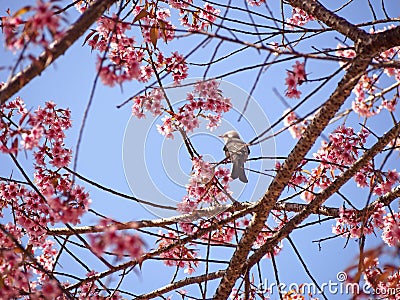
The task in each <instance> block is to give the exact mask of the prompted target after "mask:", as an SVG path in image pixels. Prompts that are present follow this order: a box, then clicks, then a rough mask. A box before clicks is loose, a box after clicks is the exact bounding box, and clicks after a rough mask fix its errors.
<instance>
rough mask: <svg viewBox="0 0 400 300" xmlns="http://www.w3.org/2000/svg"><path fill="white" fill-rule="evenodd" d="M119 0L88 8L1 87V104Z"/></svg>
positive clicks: (103, 0) (105, 1)
mask: <svg viewBox="0 0 400 300" xmlns="http://www.w3.org/2000/svg"><path fill="white" fill-rule="evenodd" d="M116 1H117V0H98V1H96V2H95V3H94V4H92V5H91V6H90V7H89V9H87V10H86V11H85V12H84V13H83V14H82V15H81V16H80V18H79V19H78V20H77V21H76V22H74V23H73V25H72V26H71V27H70V28H69V29H68V30H67V31H66V32H65V34H64V36H63V37H62V38H61V39H60V40H59V41H54V42H53V43H51V44H50V46H49V47H48V48H47V49H46V50H45V51H44V52H43V53H42V54H41V55H40V56H39V57H38V58H37V59H36V60H35V61H33V62H32V63H31V64H30V65H29V66H28V67H26V68H25V69H24V70H23V71H21V72H19V73H18V74H16V75H15V76H14V77H13V78H11V80H10V81H9V82H7V83H6V84H5V85H4V86H3V88H1V89H0V104H3V103H5V102H6V101H7V100H8V99H9V98H11V96H13V95H14V94H15V93H17V92H18V91H19V90H20V89H21V88H22V87H24V86H25V85H27V84H28V83H29V82H30V81H31V80H32V79H33V78H35V77H36V76H38V75H40V74H41V73H42V72H43V70H45V69H46V68H47V67H48V66H49V65H50V64H52V63H53V62H54V61H55V60H56V59H57V58H58V57H60V56H61V55H63V54H64V53H65V52H66V51H67V50H68V48H69V47H71V45H72V44H73V43H75V42H76V40H77V39H78V38H79V37H81V36H82V35H83V34H84V33H85V31H86V30H87V29H88V28H89V26H90V25H92V24H93V23H94V22H95V21H96V20H97V19H98V18H99V17H100V16H101V15H102V14H103V13H104V11H105V10H106V9H107V8H108V7H110V6H111V5H112V4H113V3H115V2H116Z"/></svg>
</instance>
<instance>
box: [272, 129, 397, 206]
mask: <svg viewBox="0 0 400 300" xmlns="http://www.w3.org/2000/svg"><path fill="white" fill-rule="evenodd" d="M368 135H369V131H367V130H366V129H365V128H363V129H362V130H361V131H360V132H359V133H355V132H354V129H353V128H351V127H344V126H339V127H338V128H337V129H335V130H334V131H333V132H332V133H331V134H330V135H329V142H327V141H323V142H322V146H321V148H320V149H319V150H318V151H317V152H316V153H314V154H313V156H314V159H315V160H317V161H318V162H319V164H318V165H317V167H315V168H313V169H311V171H308V170H306V168H305V165H306V164H307V163H308V160H306V159H305V160H303V161H302V162H301V163H300V165H299V166H298V167H297V169H296V170H295V171H294V172H293V174H292V178H291V180H290V182H289V187H292V188H297V187H299V186H300V185H301V184H303V183H307V187H306V188H304V192H303V194H302V198H303V199H305V200H306V201H307V202H310V201H311V200H312V199H313V198H314V192H313V191H314V190H315V189H316V188H320V189H325V188H326V187H328V186H329V185H330V184H331V183H332V182H333V180H334V179H335V178H336V176H337V175H336V171H339V172H343V171H344V170H345V169H347V168H348V167H350V166H351V165H352V164H353V163H354V162H355V161H356V160H357V159H358V158H359V156H360V153H361V151H360V149H363V148H364V144H365V143H366V139H367V137H368ZM280 167H281V166H280V163H277V164H276V170H279V168H280ZM353 179H354V181H355V183H356V184H357V186H358V187H361V188H362V187H369V188H370V189H371V191H372V192H373V194H375V195H377V196H380V195H383V194H385V193H387V192H389V191H390V190H391V189H392V188H393V186H394V185H395V184H396V183H398V182H399V180H400V175H399V173H398V172H397V171H396V170H387V171H383V170H380V169H375V168H374V167H373V165H372V163H368V164H367V165H365V166H364V167H363V168H362V169H361V170H360V171H358V172H357V173H356V175H354V177H353Z"/></svg>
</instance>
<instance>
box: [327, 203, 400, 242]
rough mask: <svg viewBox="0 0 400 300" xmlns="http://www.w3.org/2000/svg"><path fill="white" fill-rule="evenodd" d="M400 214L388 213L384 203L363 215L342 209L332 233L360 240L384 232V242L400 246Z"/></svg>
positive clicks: (377, 204)
mask: <svg viewBox="0 0 400 300" xmlns="http://www.w3.org/2000/svg"><path fill="white" fill-rule="evenodd" d="M399 222H400V217H399V213H394V214H393V215H392V214H391V213H386V210H385V209H384V208H383V204H382V203H376V204H375V205H374V206H373V209H372V210H371V211H368V212H367V213H361V212H360V211H356V210H352V209H343V208H340V213H339V218H337V219H336V225H335V226H334V227H332V232H333V233H335V234H338V235H341V236H343V237H350V238H359V237H360V236H362V235H366V234H371V233H374V230H375V229H381V230H382V240H383V241H384V242H385V243H386V244H387V245H388V246H398V245H400V226H399V224H400V223H399Z"/></svg>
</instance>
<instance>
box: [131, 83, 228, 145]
mask: <svg viewBox="0 0 400 300" xmlns="http://www.w3.org/2000/svg"><path fill="white" fill-rule="evenodd" d="M186 100H187V102H188V103H186V104H184V105H183V106H181V107H179V108H178V110H177V111H176V112H174V111H171V110H169V109H167V108H166V106H167V105H165V104H163V101H165V96H164V93H163V90H162V89H153V90H151V91H150V92H149V93H147V94H146V95H141V96H137V97H134V98H133V106H132V114H133V115H134V116H135V117H137V118H139V119H140V118H143V117H145V112H146V111H149V112H151V113H152V114H153V116H158V115H161V114H162V113H163V111H165V112H167V113H169V115H165V116H164V117H163V118H162V121H163V123H162V124H161V125H159V124H158V125H157V130H158V131H159V132H160V133H161V134H162V135H164V136H166V137H167V138H173V137H174V136H173V132H175V131H179V130H184V131H186V132H192V131H193V130H194V129H195V128H198V127H199V126H200V121H199V118H200V117H202V118H204V119H206V120H208V124H207V128H209V129H210V130H213V129H214V128H216V127H217V126H219V124H220V122H221V116H222V113H225V112H227V111H229V109H230V108H231V107H232V104H231V102H230V99H229V98H226V97H223V96H222V92H221V91H220V90H219V89H218V82H217V81H216V80H209V81H205V82H203V81H199V82H197V83H196V84H195V86H194V90H193V92H190V93H188V94H187V97H186ZM207 112H209V113H207Z"/></svg>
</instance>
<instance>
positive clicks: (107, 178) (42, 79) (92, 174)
mask: <svg viewBox="0 0 400 300" xmlns="http://www.w3.org/2000/svg"><path fill="white" fill-rule="evenodd" d="M270 2H271V3H269V5H270V6H271V9H272V10H273V11H274V12H275V14H276V16H278V15H279V12H278V9H279V3H277V2H273V1H270ZM25 3H31V1H1V3H0V15H4V12H5V10H6V9H7V8H10V9H11V11H13V10H15V9H16V8H19V7H21V6H23V5H24V4H25ZM63 3H66V2H63ZM324 4H326V5H327V7H328V8H329V6H330V5H335V7H336V5H337V4H330V3H329V1H326V3H324ZM240 5H242V4H240ZM387 10H388V11H389V12H390V14H391V16H392V17H398V16H399V13H400V7H399V6H398V5H396V4H395V3H394V1H388V2H387ZM289 12H290V9H289V8H287V9H286V13H288V14H289ZM377 12H378V13H379V10H377ZM341 14H343V15H345V16H346V17H348V19H349V20H350V22H361V21H365V20H366V19H371V17H370V15H371V12H370V11H369V10H368V6H367V4H366V1H361V0H360V1H353V3H352V4H350V5H349V6H348V7H346V8H345V9H344V11H343V12H341ZM229 16H230V17H231V18H235V17H236V18H245V17H246V16H245V17H244V16H243V15H239V14H238V12H231V13H230V15H229ZM77 17H78V13H76V12H75V11H74V10H73V9H72V10H70V11H69V13H68V19H69V20H70V21H72V20H75V19H76V18H77ZM378 17H379V16H378ZM93 27H94V26H92V28H93ZM221 34H224V35H226V32H223V33H221ZM334 36H336V34H326V35H324V36H322V37H320V38H318V37H317V38H314V39H312V40H310V43H309V44H307V43H303V44H302V45H301V46H300V49H301V50H304V51H309V50H310V48H311V46H316V47H319V48H327V47H332V48H335V47H336V45H337V43H338V41H337V40H335V39H334ZM202 38H203V37H200V38H197V37H190V38H183V39H179V40H177V41H173V42H171V43H170V44H168V45H166V46H163V47H164V48H165V49H166V50H167V51H174V50H180V51H181V52H183V53H187V52H189V51H190V50H191V49H192V47H193V45H194V43H198V41H199V40H200V39H202ZM138 40H140V39H139V38H138ZM254 40H256V37H254ZM1 42H2V40H1ZM82 43H83V38H81V39H80V40H79V41H78V42H76V43H75V44H74V45H73V46H72V47H71V48H70V49H69V50H68V51H67V53H66V54H65V55H64V56H62V57H60V58H59V59H58V60H57V61H56V62H55V63H54V64H53V65H52V66H50V67H49V68H47V69H46V70H45V71H44V72H43V73H42V74H41V76H39V77H37V78H35V79H34V80H33V81H32V82H31V83H30V84H28V85H27V86H26V87H24V88H23V89H21V91H20V92H19V93H18V95H19V96H21V97H22V99H24V100H25V102H26V104H27V107H28V108H36V107H37V106H38V105H43V103H44V101H49V100H52V101H54V102H56V103H57V104H58V105H59V106H60V107H69V108H70V109H71V111H72V118H73V125H74V126H73V128H72V129H70V130H69V131H68V133H67V143H68V145H70V146H71V147H72V149H75V144H76V140H77V133H78V131H79V127H80V125H81V122H82V114H83V111H84V109H85V107H86V105H87V102H88V99H89V95H90V90H91V88H92V85H93V81H94V78H95V59H96V54H95V53H91V52H90V49H89V47H87V46H83V47H82ZM216 44H217V41H211V42H210V43H209V44H208V45H207V46H206V47H205V48H204V49H200V50H198V51H197V52H196V53H195V54H194V55H193V56H192V57H191V58H190V59H189V61H190V62H207V61H209V59H210V57H211V55H212V52H213V49H214V47H215V45H216ZM238 47H239V46H238V45H232V44H229V43H224V44H223V45H222V47H221V48H220V52H219V53H218V54H219V55H220V54H221V55H222V54H224V53H229V52H231V51H233V50H235V49H237V48H238ZM219 55H218V56H219ZM266 55H267V53H265V52H260V53H259V52H258V51H257V50H254V49H253V50H248V51H247V52H246V54H245V55H240V54H239V55H237V56H234V57H233V58H229V59H228V60H226V61H225V62H222V63H220V64H217V65H216V66H213V67H211V68H210V71H209V76H210V77H212V76H218V75H220V74H224V73H225V72H229V71H232V70H235V69H237V68H241V67H243V66H249V65H252V64H257V63H261V62H262V61H263V60H264V59H265V57H266ZM15 60H16V57H15V56H13V54H12V53H11V52H8V51H5V50H4V49H3V48H1V50H0V65H1V66H4V65H7V66H10V65H12V64H13V62H15ZM292 64H294V61H289V62H287V63H282V64H277V65H273V66H271V67H270V68H269V69H268V70H266V71H265V72H264V73H263V74H262V75H261V78H260V82H259V85H258V87H257V88H256V89H255V92H254V94H253V99H252V101H251V107H250V108H249V110H248V111H247V113H246V114H245V119H244V120H242V121H241V122H240V123H238V122H237V117H238V111H240V109H241V107H242V106H241V105H242V104H243V101H244V100H243V99H245V98H246V95H247V93H249V91H250V90H251V87H252V85H253V82H254V79H255V78H256V75H257V72H258V69H256V70H251V71H247V72H239V73H238V74H234V75H232V76H229V77H227V78H224V80H225V81H226V83H224V89H223V90H224V92H225V93H226V95H227V96H229V97H231V98H232V99H233V100H232V102H233V103H235V108H237V110H236V112H235V111H233V112H231V113H229V114H228V115H227V116H226V117H225V119H224V122H223V126H222V128H219V129H217V130H215V132H213V133H211V134H210V133H209V131H207V129H205V128H204V126H202V127H201V128H199V130H197V131H196V132H194V133H193V141H194V144H195V146H196V149H197V150H198V151H199V152H201V153H202V154H203V155H204V156H205V157H207V158H209V159H210V160H211V159H215V160H220V159H222V158H223V152H222V146H223V144H222V141H221V140H220V139H218V138H217V137H216V135H218V134H222V133H223V132H224V131H226V130H225V129H228V128H231V127H233V128H236V129H238V131H239V132H240V134H241V136H242V137H243V139H244V140H246V141H249V140H251V139H252V138H253V137H254V136H255V135H256V133H259V132H260V131H262V130H263V128H266V127H268V126H267V125H266V124H267V122H269V123H273V122H275V121H276V120H277V119H279V118H280V117H281V115H282V112H283V110H285V105H284V104H283V103H282V102H280V101H279V99H278V98H277V97H276V95H275V94H274V92H273V89H274V88H276V89H277V90H278V91H279V92H280V94H281V95H283V94H284V90H285V86H284V78H285V76H286V71H285V70H286V69H289V68H291V65H292ZM306 67H307V69H306V71H307V73H308V74H309V75H308V76H309V78H317V77H319V76H324V75H327V74H329V73H331V72H333V71H334V70H336V69H337V68H338V67H339V66H338V64H336V63H333V62H322V61H317V62H312V61H307V64H306ZM203 72H204V69H202V68H199V67H197V68H196V67H194V66H192V67H190V69H189V74H190V78H198V77H201V76H202V74H203ZM7 74H8V73H7V70H4V69H3V70H0V81H6V80H7ZM341 74H343V73H341ZM338 79H340V76H337V77H336V78H334V80H332V81H331V82H330V83H329V84H328V85H327V86H326V87H324V88H323V89H322V90H321V91H320V92H319V93H318V94H317V96H315V97H312V98H311V99H310V101H307V103H306V104H305V105H303V106H302V107H301V108H300V110H299V112H298V113H299V114H306V113H308V112H309V111H311V110H312V109H314V108H315V107H316V106H317V105H319V104H320V103H322V102H323V101H325V100H326V98H327V97H328V96H329V94H330V93H331V91H332V90H333V88H334V87H335V86H336V84H337V80H338ZM166 82H168V81H166ZM382 85H383V86H384V81H383V82H382ZM142 87H143V86H141V85H139V84H138V83H129V84H126V85H124V86H123V90H122V91H121V89H120V88H119V87H114V88H109V87H105V86H103V85H102V84H98V85H97V87H96V93H95V97H94V102H93V105H92V107H91V110H90V115H89V117H88V120H87V125H86V127H85V131H84V138H83V142H82V145H81V150H80V153H79V160H78V168H77V171H78V172H79V173H81V174H82V175H84V176H86V177H87V178H89V179H91V180H93V181H96V182H98V183H100V184H103V185H104V186H107V187H111V188H113V189H115V190H117V191H120V192H123V193H126V194H133V195H135V196H138V197H141V198H143V199H146V200H152V201H155V202H159V201H161V202H163V203H164V201H167V202H168V201H177V200H178V201H179V200H180V198H181V197H182V196H183V195H184V192H185V190H184V185H185V184H186V183H185V182H186V180H187V178H188V173H189V171H190V161H189V156H188V155H187V153H186V152H185V151H184V149H183V148H182V143H181V140H180V138H179V136H178V135H177V134H175V139H174V140H164V139H163V137H162V136H160V135H159V134H158V133H157V132H156V128H155V123H154V122H153V121H154V120H153V119H152V117H151V115H148V116H147V118H146V119H145V120H137V119H133V118H131V111H130V109H131V104H130V103H129V104H128V105H125V106H124V107H122V108H120V109H117V108H116V105H118V104H120V103H121V102H123V101H124V100H125V99H127V98H129V97H130V96H131V95H133V94H135V93H136V92H138V91H139V90H140V89H141V88H142ZM314 87H316V84H315V83H310V84H305V85H303V86H301V87H300V89H301V90H302V92H303V95H307V93H308V92H311V91H312V89H313V88H314ZM171 93H174V92H173V91H172V92H171ZM177 94H178V95H176V96H174V97H176V99H174V100H176V101H181V100H182V98H183V96H182V95H184V94H179V92H177ZM174 95H175V94H174ZM351 98H352V97H351ZM351 100H352V99H348V101H347V102H346V104H347V105H349V104H350V102H351ZM287 101H288V102H289V104H290V105H291V106H294V105H295V104H296V103H297V102H296V100H287ZM397 116H398V113H397ZM385 118H387V115H386V116H385V115H384V116H382V117H379V118H376V119H374V120H372V121H371V123H368V124H369V125H370V126H374V127H373V128H374V130H376V132H377V133H378V134H381V133H382V132H383V130H384V128H386V127H385V126H380V124H382V123H383V124H384V122H385ZM156 122H157V120H156ZM158 122H159V120H158ZM358 122H360V119H358V118H357V117H351V118H350V119H349V120H348V124H352V126H355V127H356V126H357V128H359V125H358V124H357V123H358ZM337 125H339V124H335V125H333V126H330V129H331V130H332V129H333V128H334V127H336V126H337ZM280 126H281V125H280ZM280 126H278V127H277V128H276V129H279V128H280ZM329 131H330V130H329V129H328V130H327V131H326V132H325V134H328V133H329ZM144 133H146V134H144ZM295 142H296V141H295V140H293V139H292V138H291V136H290V135H289V133H287V132H285V133H283V134H282V135H280V137H279V138H278V139H276V140H270V141H268V142H265V143H262V144H260V145H257V146H255V147H252V148H251V151H252V153H251V155H254V156H257V155H270V156H274V155H276V156H285V155H287V154H288V153H289V152H290V150H291V149H292V148H293V146H294V144H295ZM372 142H373V140H372ZM319 146H320V141H319V142H317V144H316V145H315V146H314V150H315V149H317V148H318V147H319ZM309 156H311V154H309ZM19 160H20V161H21V162H22V163H23V164H24V166H26V168H27V170H28V172H29V173H30V174H32V171H33V169H32V166H31V165H30V162H31V157H30V155H28V157H27V158H26V157H25V156H24V155H21V154H20V155H19ZM394 164H395V163H394V162H393V161H390V162H389V166H390V165H392V167H393V166H394ZM272 165H273V161H266V162H264V164H263V165H261V163H259V162H254V163H251V164H250V165H249V166H250V168H252V169H260V168H262V169H270V168H271V167H272ZM12 170H14V171H12ZM11 173H13V177H14V178H18V177H19V176H20V175H19V174H18V172H17V171H16V170H15V167H14V166H13V165H12V162H10V161H9V160H8V158H7V157H5V156H3V155H2V156H0V176H5V177H7V176H10V175H11ZM126 175H127V176H126ZM249 178H250V182H249V184H248V185H247V186H244V185H242V184H241V183H239V182H236V181H235V182H233V183H232V189H233V190H234V192H235V194H234V195H240V196H239V198H238V199H239V200H240V201H255V200H257V199H258V198H259V197H260V196H261V195H262V194H263V192H265V190H266V188H267V184H268V182H269V181H270V179H269V178H268V177H260V176H258V175H256V174H253V173H252V174H251V175H250V177H249ZM87 189H88V191H89V192H90V195H91V198H92V201H93V203H92V208H93V209H94V210H96V211H98V212H100V213H102V214H105V215H107V216H110V217H111V218H114V219H116V220H119V221H130V220H141V219H152V218H155V217H156V216H155V215H154V211H153V210H150V211H149V210H148V209H146V208H144V207H142V206H141V205H139V204H137V203H135V202H133V201H130V200H127V199H122V198H119V197H115V196H113V195H111V194H107V193H104V192H103V191H100V190H98V189H96V188H95V187H92V186H88V187H87ZM343 191H344V192H345V194H346V195H347V196H349V197H351V198H355V197H360V202H358V203H359V205H360V206H362V205H363V203H364V202H363V201H364V200H365V199H366V197H365V196H366V195H367V191H364V192H363V193H359V192H358V191H357V190H355V189H354V187H350V186H349V187H345V188H344V189H343ZM355 193H357V194H355ZM361 196H362V197H361ZM297 201H301V200H299V199H297ZM341 202H342V201H341V200H340V199H338V198H335V197H332V199H329V200H328V202H327V203H326V204H327V205H336V206H340V205H341ZM355 202H356V201H355ZM155 213H156V214H157V215H161V216H164V215H163V214H164V212H155ZM5 218H7V217H5ZM315 219H316V218H315V217H313V218H310V220H308V221H311V220H315ZM95 221H96V217H95V216H94V215H92V214H88V215H87V216H86V217H85V218H84V223H85V224H94V223H95ZM333 224H334V221H329V222H323V223H321V224H320V225H317V226H313V227H310V228H306V229H305V230H295V231H294V232H293V234H292V235H291V237H292V239H293V241H294V243H295V244H296V246H297V248H298V250H299V252H300V253H301V255H302V258H303V259H304V261H305V262H306V263H307V266H308V267H309V270H310V272H311V273H312V274H313V276H314V277H315V278H316V279H317V281H318V282H320V283H322V282H327V281H328V280H336V274H337V273H338V272H339V271H342V270H344V269H345V268H346V267H348V266H349V264H351V263H352V262H354V258H355V257H356V254H357V251H358V243H357V241H354V240H350V241H349V243H348V244H347V246H346V249H343V248H344V246H345V244H346V239H342V238H336V239H333V240H328V241H326V242H323V243H322V244H321V250H319V247H318V244H317V243H313V242H312V241H313V240H318V239H320V238H324V237H326V236H330V235H331V226H332V225H333ZM378 241H379V239H375V238H373V237H369V238H368V239H367V244H366V245H367V248H368V247H369V246H373V245H376V244H377V243H378ZM147 242H148V247H149V249H150V248H153V247H155V245H154V239H153V238H148V241H147ZM72 249H74V248H72ZM74 251H76V253H80V252H82V251H81V250H79V249H74ZM82 255H84V256H85V255H86V254H84V252H82ZM202 255H203V257H204V252H202ZM212 255H213V257H214V258H216V259H217V258H221V259H227V257H228V253H227V250H226V249H223V250H222V249H219V248H218V247H217V248H216V249H214V250H213V251H212ZM88 259H89V262H90V264H92V265H93V266H94V267H95V266H99V267H100V268H102V266H100V265H99V263H98V262H96V261H94V260H93V259H92V258H88ZM276 262H277V265H278V268H279V276H280V280H281V282H286V283H290V282H297V283H301V282H311V280H310V279H309V278H308V276H307V275H306V273H305V271H304V269H303V268H302V266H301V263H300V262H299V260H298V259H297V257H296V255H295V254H294V251H293V250H292V249H291V247H290V245H289V244H288V243H287V242H286V241H285V242H284V248H283V250H282V252H281V253H280V254H279V255H278V256H277V257H276ZM60 264H61V266H60V270H62V271H63V272H71V273H77V274H80V275H82V274H84V271H83V270H82V269H81V268H79V267H78V266H77V265H76V263H73V261H71V259H70V258H68V257H65V258H64V259H63V260H61V262H60ZM261 264H262V267H263V278H267V279H268V280H269V281H273V280H274V277H273V272H272V267H271V262H270V261H269V260H263V261H262V262H261ZM218 267H220V266H218ZM223 267H225V265H223ZM161 270H162V271H161ZM203 270H204V266H201V267H199V272H202V271H203ZM161 272H162V273H161ZM174 272H175V269H174V268H168V267H165V266H164V265H163V264H162V263H161V262H159V261H146V262H145V263H144V264H143V266H142V270H141V271H138V272H136V273H135V272H134V273H132V274H130V275H129V280H126V281H125V283H124V285H125V288H126V289H127V290H134V291H135V293H141V292H145V291H149V290H151V289H154V288H157V287H160V286H161V285H164V284H167V283H168V282H169V281H170V280H171V278H172V276H173V274H174ZM154 275H156V276H154ZM178 277H185V274H183V270H181V271H179V275H178ZM114 279H117V278H114ZM133 286H134V287H133ZM212 286H213V283H211V285H210V290H212ZM132 287H133V288H132ZM342 297H343V296H332V297H328V298H330V299H343V298H342ZM174 299H176V298H175V297H174Z"/></svg>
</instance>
